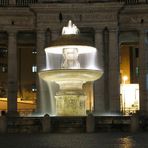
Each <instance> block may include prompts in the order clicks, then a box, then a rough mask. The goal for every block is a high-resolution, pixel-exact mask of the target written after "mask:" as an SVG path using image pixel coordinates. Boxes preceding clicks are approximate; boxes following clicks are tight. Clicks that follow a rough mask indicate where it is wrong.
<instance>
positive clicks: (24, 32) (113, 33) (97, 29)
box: [0, 0, 148, 114]
mask: <svg viewBox="0 0 148 148" xmlns="http://www.w3.org/2000/svg"><path fill="white" fill-rule="evenodd" d="M68 20H72V21H73V22H74V23H75V24H76V25H77V26H78V27H79V28H80V31H81V32H82V34H83V35H84V36H86V37H88V38H89V39H90V40H92V41H93V42H94V46H96V48H97V49H98V53H99V54H98V63H99V65H100V67H102V69H103V70H104V75H103V77H102V78H101V79H100V80H97V81H96V82H95V87H94V98H95V99H94V111H95V112H96V113H106V112H110V113H119V112H122V111H125V103H126V102H125V100H124V101H123V100H122V99H121V98H123V94H121V93H120V85H121V84H123V81H124V83H127V84H138V85H139V96H140V97H139V106H140V107H139V108H140V112H141V113H146V112H148V94H147V93H148V77H147V71H148V68H147V67H148V53H147V52H148V51H147V48H148V47H147V44H148V32H147V30H148V21H147V20H148V1H147V0H134V1H133V0H114V1H109V0H104V1H103V0H89V1H88V0H79V1H77V0H71V1H68V0H56V1H55V0H5V1H3V0H0V62H1V63H0V71H1V73H0V89H1V90H0V95H1V96H0V97H1V98H5V97H6V98H7V99H8V103H7V104H8V108H7V111H8V114H16V113H17V111H19V109H18V106H17V98H21V99H22V100H23V99H24V100H32V99H33V100H36V103H37V108H38V110H39V111H40V86H39V80H38V76H37V72H38V71H40V70H42V69H44V68H46V60H45V52H44V48H45V47H47V46H48V44H49V43H50V42H51V41H52V40H55V39H56V38H57V37H58V36H59V35H60V34H61V29H62V27H63V26H65V24H67V22H68ZM124 76H127V79H125V80H124V79H123V78H124ZM125 81H126V82H125ZM42 91H46V90H42ZM121 102H123V103H121ZM123 108H124V109H123ZM1 110H2V108H1Z"/></svg>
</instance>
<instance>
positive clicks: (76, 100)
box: [39, 21, 103, 116]
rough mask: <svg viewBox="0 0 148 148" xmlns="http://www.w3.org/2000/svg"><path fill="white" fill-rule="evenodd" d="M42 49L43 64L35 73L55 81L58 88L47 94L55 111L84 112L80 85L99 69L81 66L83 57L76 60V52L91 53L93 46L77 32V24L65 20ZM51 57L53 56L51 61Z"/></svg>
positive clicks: (94, 76)
mask: <svg viewBox="0 0 148 148" xmlns="http://www.w3.org/2000/svg"><path fill="white" fill-rule="evenodd" d="M45 52H46V60H47V68H46V69H45V70H42V71H40V72H39V77H40V78H41V79H42V80H44V81H45V82H46V83H48V84H49V83H50V82H51V83H52V82H54V83H56V84H58V87H59V88H58V91H57V92H56V94H55V95H54V96H53V98H50V99H53V100H55V104H56V105H55V115H57V116H84V115H86V99H87V95H86V93H85V92H84V89H83V85H84V84H86V83H87V82H93V81H95V80H97V79H99V78H100V77H101V76H102V74H103V71H102V70H101V69H98V68H95V69H94V68H93V69H90V65H89V66H88V64H87V65H85V66H84V61H83V62H80V61H82V60H81V58H80V56H81V55H82V56H83V57H84V56H85V55H87V56H88V55H91V54H93V55H94V54H95V53H96V48H94V47H93V46H90V43H89V41H87V40H86V39H84V38H82V37H81V36H80V35H79V29H78V28H77V26H75V24H72V22H71V21H69V23H68V26H67V27H63V30H62V36H60V37H59V38H58V39H57V40H55V41H53V42H51V44H50V45H49V47H47V48H45ZM54 56H55V57H54ZM53 57H54V60H55V59H56V60H55V63H53V64H52V61H51V59H52V58H53ZM91 60H93V59H89V62H88V61H87V62H88V63H92V62H91ZM54 64H55V65H54ZM57 65H60V66H57ZM92 66H94V65H92ZM53 67H54V68H53ZM50 93H52V92H50Z"/></svg>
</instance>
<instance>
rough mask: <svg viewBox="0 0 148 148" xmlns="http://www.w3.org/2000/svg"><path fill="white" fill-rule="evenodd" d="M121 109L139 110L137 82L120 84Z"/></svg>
mask: <svg viewBox="0 0 148 148" xmlns="http://www.w3.org/2000/svg"><path fill="white" fill-rule="evenodd" d="M120 93H121V95H122V98H121V110H122V111H123V112H124V113H126V112H135V111H136V110H139V84H121V87H120Z"/></svg>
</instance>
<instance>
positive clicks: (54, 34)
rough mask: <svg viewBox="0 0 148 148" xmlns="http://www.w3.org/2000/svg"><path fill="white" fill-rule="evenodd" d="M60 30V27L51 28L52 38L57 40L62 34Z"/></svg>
mask: <svg viewBox="0 0 148 148" xmlns="http://www.w3.org/2000/svg"><path fill="white" fill-rule="evenodd" d="M60 35H61V34H60V32H59V30H58V29H52V30H51V40H52V41H53V40H56V39H57V38H58V37H59V36H60Z"/></svg>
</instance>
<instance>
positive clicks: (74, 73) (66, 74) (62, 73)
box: [39, 69, 103, 82]
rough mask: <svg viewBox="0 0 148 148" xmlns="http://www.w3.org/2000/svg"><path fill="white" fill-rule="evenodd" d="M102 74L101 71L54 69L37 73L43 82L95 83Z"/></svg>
mask: <svg viewBox="0 0 148 148" xmlns="http://www.w3.org/2000/svg"><path fill="white" fill-rule="evenodd" d="M102 74H103V71H102V70H92V69H54V70H44V71H41V72H39V76H40V77H41V78H42V79H43V80H45V81H54V82H56V81H69V80H70V81H84V82H87V81H95V80H97V79H99V78H100V77H101V76H102Z"/></svg>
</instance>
